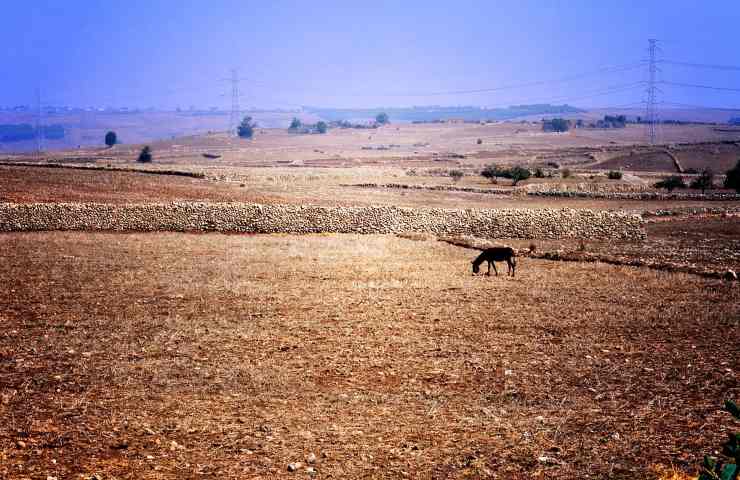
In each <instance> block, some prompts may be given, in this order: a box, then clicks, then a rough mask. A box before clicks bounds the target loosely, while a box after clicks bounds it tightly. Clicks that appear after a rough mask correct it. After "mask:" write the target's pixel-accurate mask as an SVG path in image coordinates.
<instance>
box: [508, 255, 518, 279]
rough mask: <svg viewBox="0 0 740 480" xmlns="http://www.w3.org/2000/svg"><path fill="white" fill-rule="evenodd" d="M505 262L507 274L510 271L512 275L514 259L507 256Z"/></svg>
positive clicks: (514, 266)
mask: <svg viewBox="0 0 740 480" xmlns="http://www.w3.org/2000/svg"><path fill="white" fill-rule="evenodd" d="M506 263H507V265H508V266H509V268H508V270H507V272H506V273H507V275H508V274H509V273H511V276H512V277H513V276H514V272H515V270H516V263H514V259H512V258H507V259H506Z"/></svg>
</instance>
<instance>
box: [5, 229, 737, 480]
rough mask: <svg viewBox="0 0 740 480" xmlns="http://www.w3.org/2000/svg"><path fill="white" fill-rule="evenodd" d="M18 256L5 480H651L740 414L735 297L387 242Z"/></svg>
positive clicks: (26, 240)
mask: <svg viewBox="0 0 740 480" xmlns="http://www.w3.org/2000/svg"><path fill="white" fill-rule="evenodd" d="M0 243H1V245H0V247H1V248H0V274H1V275H2V277H3V278H5V279H13V280H12V281H6V282H2V283H1V284H0V305H1V306H2V309H0V312H1V313H0V315H2V323H3V326H4V328H3V331H2V336H0V379H1V381H2V385H1V392H2V399H1V400H2V401H1V402H0V417H2V419H3V422H2V425H3V427H2V428H0V476H3V477H5V478H47V476H54V477H57V478H80V476H79V475H81V474H84V475H85V478H88V477H89V476H90V475H92V474H94V473H97V474H99V475H100V477H102V478H153V479H154V478H215V477H218V478H266V477H285V478H289V477H301V478H305V477H306V476H308V475H315V476H316V477H317V478H404V477H408V478H489V477H491V478H653V477H654V476H655V475H656V473H655V472H656V471H657V470H656V468H657V467H656V466H660V465H662V466H670V465H674V466H675V467H676V468H679V469H687V470H693V469H694V466H695V465H697V462H698V461H699V459H700V458H701V456H702V455H703V454H704V453H706V452H708V451H710V449H711V448H713V446H715V445H717V444H718V442H719V441H720V439H721V438H723V436H724V435H725V432H724V429H725V428H726V426H727V425H728V424H727V422H723V421H722V420H723V415H722V413H721V412H720V411H719V409H718V399H722V398H725V397H735V398H736V397H737V396H738V394H739V393H740V384H739V383H738V372H737V365H738V364H740V356H739V355H738V351H737V349H732V348H729V349H728V348H727V346H728V345H736V344H737V342H738V340H740V337H738V331H740V330H738V318H740V293H739V292H740V291H738V290H737V288H736V286H735V285H734V284H732V283H725V282H721V281H715V280H711V281H710V280H702V279H700V278H698V277H695V276H691V275H683V274H667V273H663V272H655V271H650V270H645V269H637V268H629V267H613V266H607V265H601V264H573V263H560V262H549V261H544V260H532V259H521V260H520V265H519V273H518V275H517V276H516V277H515V278H507V277H498V278H496V277H491V278H486V277H474V276H471V274H470V271H469V261H470V259H471V258H472V256H473V253H472V252H471V251H470V250H465V249H460V248H457V247H453V246H451V245H447V244H443V243H441V242H431V241H425V242H423V241H412V240H407V239H401V238H395V237H388V236H353V235H316V236H303V237H294V236H282V235H274V236H236V235H232V236H229V235H219V234H208V235H188V234H146V235H143V234H128V235H123V234H87V233H38V234H7V235H3V236H1V237H0ZM311 454H313V455H315V457H316V460H315V461H314V462H313V463H308V462H307V459H309V458H311ZM291 463H295V464H298V463H300V465H295V466H296V467H297V471H295V472H293V473H291V472H288V465H289V464H291ZM308 468H311V469H313V471H314V472H315V473H310V471H309V470H307V469H308Z"/></svg>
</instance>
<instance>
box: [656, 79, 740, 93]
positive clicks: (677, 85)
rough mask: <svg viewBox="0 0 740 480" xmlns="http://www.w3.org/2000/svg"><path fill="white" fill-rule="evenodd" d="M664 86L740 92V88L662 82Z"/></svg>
mask: <svg viewBox="0 0 740 480" xmlns="http://www.w3.org/2000/svg"><path fill="white" fill-rule="evenodd" d="M659 83H661V84H663V85H673V86H676V87H688V88H703V89H706V90H718V91H722V92H740V88H730V87H715V86H712V85H696V84H693V83H679V82H666V81H662V82H659Z"/></svg>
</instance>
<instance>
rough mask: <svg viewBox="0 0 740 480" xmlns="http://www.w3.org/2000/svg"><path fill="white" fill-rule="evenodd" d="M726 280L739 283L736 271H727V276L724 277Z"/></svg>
mask: <svg viewBox="0 0 740 480" xmlns="http://www.w3.org/2000/svg"><path fill="white" fill-rule="evenodd" d="M724 278H725V280H727V281H728V282H735V281H737V273H735V271H734V270H727V271H726V272H725V276H724Z"/></svg>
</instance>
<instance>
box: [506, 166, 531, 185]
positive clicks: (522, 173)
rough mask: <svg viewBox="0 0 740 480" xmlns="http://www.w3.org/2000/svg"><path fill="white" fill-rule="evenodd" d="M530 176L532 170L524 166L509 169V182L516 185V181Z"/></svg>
mask: <svg viewBox="0 0 740 480" xmlns="http://www.w3.org/2000/svg"><path fill="white" fill-rule="evenodd" d="M531 176H532V172H530V171H529V170H528V169H526V168H524V167H518V166H517V167H514V168H512V169H511V170H509V178H511V184H512V185H514V186H516V184H517V183H519V182H521V181H522V180H526V179H528V178H529V177H531Z"/></svg>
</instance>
